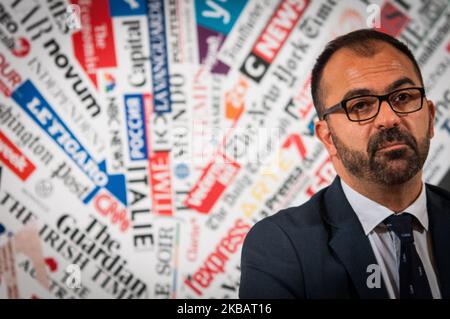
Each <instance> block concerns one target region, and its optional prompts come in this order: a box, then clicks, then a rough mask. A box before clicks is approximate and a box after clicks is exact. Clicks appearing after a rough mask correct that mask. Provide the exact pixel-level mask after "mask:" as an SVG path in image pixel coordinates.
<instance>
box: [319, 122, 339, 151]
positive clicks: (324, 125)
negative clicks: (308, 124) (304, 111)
mask: <svg viewBox="0 0 450 319" xmlns="http://www.w3.org/2000/svg"><path fill="white" fill-rule="evenodd" d="M314 130H315V133H316V136H317V137H318V138H319V140H320V141H321V142H322V144H323V145H324V146H325V148H326V149H327V151H328V154H329V155H330V157H332V156H335V155H336V154H337V150H336V147H335V146H334V142H333V139H332V138H331V131H330V128H329V127H328V122H327V121H325V120H319V121H317V122H316V123H315V126H314Z"/></svg>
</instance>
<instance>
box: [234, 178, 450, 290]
mask: <svg viewBox="0 0 450 319" xmlns="http://www.w3.org/2000/svg"><path fill="white" fill-rule="evenodd" d="M426 195H427V208H428V216H429V231H430V232H431V239H432V244H433V253H434V257H435V262H436V268H437V269H436V270H437V277H438V281H439V285H440V290H441V294H442V298H450V193H449V192H447V191H445V190H443V189H441V188H438V187H436V186H432V185H428V184H427V185H426ZM376 263H377V262H376V259H375V255H374V253H373V250H372V247H371V245H370V242H369V239H368V238H367V236H366V235H365V234H364V230H363V228H362V226H361V223H360V222H359V219H358V217H357V216H356V214H355V212H354V210H353V209H352V207H351V206H350V204H349V202H348V201H347V199H346V197H345V195H344V192H343V190H342V187H341V183H340V180H339V177H337V178H336V179H335V180H334V182H333V183H332V184H331V185H330V186H329V187H326V188H324V189H323V190H321V191H319V192H318V193H317V194H315V195H314V196H313V197H312V198H311V199H310V200H309V201H308V202H306V203H305V204H303V205H301V206H298V207H293V208H288V209H285V210H282V211H280V212H278V213H277V214H275V215H273V216H270V217H267V218H265V219H263V220H261V221H259V222H258V223H256V224H255V225H254V226H253V227H252V229H251V230H250V232H249V233H248V235H247V237H246V239H245V242H244V245H243V248H242V259H241V283H240V288H239V297H240V298H364V299H366V298H388V294H387V290H386V287H385V285H384V282H383V280H381V287H380V288H369V287H368V285H367V279H368V277H369V275H370V274H371V272H368V271H367V267H368V265H370V264H376Z"/></svg>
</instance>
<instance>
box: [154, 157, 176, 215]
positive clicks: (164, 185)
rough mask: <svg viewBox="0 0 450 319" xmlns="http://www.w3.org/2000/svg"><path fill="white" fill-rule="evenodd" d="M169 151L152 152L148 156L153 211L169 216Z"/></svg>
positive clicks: (170, 204)
mask: <svg viewBox="0 0 450 319" xmlns="http://www.w3.org/2000/svg"><path fill="white" fill-rule="evenodd" d="M169 155H170V153H169V152H154V153H153V154H152V155H151V157H150V176H151V189H152V207H153V211H154V212H155V213H156V214H159V215H168V216H171V215H172V213H173V208H172V177H171V170H170V162H169Z"/></svg>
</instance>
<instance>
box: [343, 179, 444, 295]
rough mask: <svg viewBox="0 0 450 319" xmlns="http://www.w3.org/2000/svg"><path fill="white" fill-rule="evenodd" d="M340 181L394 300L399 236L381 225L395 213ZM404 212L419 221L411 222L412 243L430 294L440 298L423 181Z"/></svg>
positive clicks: (396, 284)
mask: <svg viewBox="0 0 450 319" xmlns="http://www.w3.org/2000/svg"><path fill="white" fill-rule="evenodd" d="M341 184H342V189H343V190H344V194H345V196H346V197H347V200H348V201H349V203H350V205H351V206H352V208H353V210H354V211H355V213H356V215H357V216H358V219H359V221H360V223H361V225H362V227H363V229H364V232H365V234H366V236H367V237H368V239H369V241H370V245H371V246H372V250H373V252H374V254H375V258H376V260H377V263H378V265H379V267H380V270H381V276H382V278H383V280H384V283H385V284H386V288H387V292H388V294H389V298H391V299H396V298H398V297H399V295H400V289H399V271H398V269H399V260H400V239H399V238H398V237H397V235H396V234H395V233H394V232H393V231H389V230H388V229H387V226H386V225H385V224H383V221H384V220H385V219H386V218H387V217H389V216H390V215H392V214H394V212H393V211H391V210H390V209H389V208H387V207H385V206H382V205H380V204H378V203H376V202H374V201H372V200H370V199H369V198H367V197H365V196H363V195H361V194H360V193H358V192H356V191H355V190H353V189H352V188H351V187H350V186H348V185H347V184H346V183H345V182H344V181H343V180H342V179H341ZM404 211H405V212H408V213H410V214H411V215H413V216H414V217H416V219H417V220H418V221H419V223H417V222H416V221H415V222H413V234H414V245H415V246H416V250H417V253H418V255H419V257H420V259H421V261H422V264H423V267H424V268H425V273H426V274H427V278H428V282H429V284H430V288H431V294H432V296H433V298H434V299H441V292H440V290H439V285H438V281H437V278H436V271H435V269H436V268H435V267H436V264H435V262H434V257H433V253H432V252H433V250H432V246H431V238H430V233H429V231H428V211H427V196H426V192H425V185H424V184H422V191H421V192H420V195H419V197H418V198H417V199H416V200H415V201H414V202H413V203H412V204H411V205H410V206H409V207H408V208H406V209H405V210H404Z"/></svg>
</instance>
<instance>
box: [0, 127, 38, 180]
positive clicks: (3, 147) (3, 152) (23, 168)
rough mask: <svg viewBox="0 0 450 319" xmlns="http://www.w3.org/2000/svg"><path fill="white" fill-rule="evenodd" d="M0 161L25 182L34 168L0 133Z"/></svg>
mask: <svg viewBox="0 0 450 319" xmlns="http://www.w3.org/2000/svg"><path fill="white" fill-rule="evenodd" d="M0 161H2V162H3V163H5V165H6V166H8V167H9V169H11V171H13V173H14V174H16V175H17V176H18V177H19V178H20V179H21V180H23V181H24V180H26V179H27V178H28V177H29V176H30V175H31V173H33V171H34V170H35V168H36V167H35V166H34V164H33V163H31V162H30V160H29V159H28V158H27V157H25V155H24V154H22V152H21V151H20V150H19V149H18V148H17V147H16V146H15V145H14V144H13V143H12V142H11V141H10V140H9V139H8V138H7V137H6V136H5V135H3V133H2V132H1V131H0Z"/></svg>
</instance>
